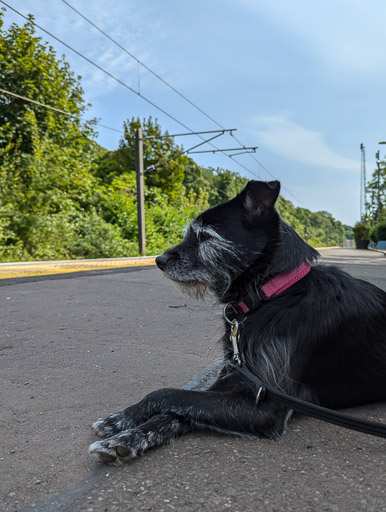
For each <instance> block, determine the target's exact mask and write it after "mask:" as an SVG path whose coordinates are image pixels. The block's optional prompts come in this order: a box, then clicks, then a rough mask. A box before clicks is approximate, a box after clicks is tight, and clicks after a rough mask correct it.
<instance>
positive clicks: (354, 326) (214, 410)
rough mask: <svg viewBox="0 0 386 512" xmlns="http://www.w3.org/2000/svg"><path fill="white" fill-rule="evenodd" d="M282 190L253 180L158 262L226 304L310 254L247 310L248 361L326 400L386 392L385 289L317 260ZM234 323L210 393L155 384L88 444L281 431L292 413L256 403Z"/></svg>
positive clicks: (373, 397) (276, 380)
mask: <svg viewBox="0 0 386 512" xmlns="http://www.w3.org/2000/svg"><path fill="white" fill-rule="evenodd" d="M279 190H280V185H279V183H278V182H269V183H265V182H256V181H251V182H249V183H248V185H247V186H246V188H245V189H244V190H243V191H242V192H241V193H240V194H239V195H238V196H237V197H235V198H234V199H232V200H231V201H228V202H226V203H224V204H220V205H217V206H215V207H213V208H210V209H209V210H207V211H205V212H204V213H202V214H201V215H199V217H197V219H196V220H195V221H193V222H192V223H191V225H190V226H189V228H188V230H187V232H186V236H185V238H184V240H183V241H182V242H181V243H180V244H178V245H177V246H175V247H172V248H171V249H168V250H167V251H166V252H165V253H164V254H163V255H161V256H159V257H158V258H157V265H158V266H159V268H160V269H161V270H162V271H163V272H164V274H165V275H166V276H168V277H169V278H170V279H171V280H173V281H174V282H175V283H177V285H179V286H180V287H181V288H182V289H183V291H185V292H187V293H188V294H190V295H193V296H196V297H200V296H202V295H203V294H204V293H206V292H212V293H214V295H215V296H216V297H217V300H218V301H219V302H220V303H223V304H226V303H228V302H238V301H240V300H242V299H243V297H245V296H247V295H251V294H252V295H253V293H256V291H257V290H258V288H259V287H260V286H261V285H263V284H264V283H265V282H266V281H267V280H269V279H270V278H272V277H273V276H275V275H277V274H280V273H285V272H288V271H290V270H293V269H294V268H296V267H298V266H299V265H300V264H301V263H302V262H303V261H308V262H309V263H311V264H312V268H311V271H310V273H309V274H308V275H307V276H306V277H304V278H303V279H302V280H301V281H299V282H297V283H296V284H295V285H293V286H292V287H291V288H289V289H287V290H286V291H285V292H283V293H282V294H280V295H278V296H276V297H273V298H271V299H270V300H268V301H267V302H265V303H264V304H262V305H261V306H260V307H259V308H258V309H256V310H254V311H252V312H251V313H249V314H248V315H247V316H246V317H245V319H244V321H243V329H242V336H241V340H240V352H241V355H242V358H243V360H244V361H245V363H246V364H247V366H248V367H249V368H250V370H251V371H253V372H254V373H255V374H256V375H258V376H259V377H260V378H261V379H262V380H263V381H264V382H266V383H267V384H270V385H272V386H275V387H277V388H279V389H281V390H284V391H285V392H286V393H288V394H290V395H293V396H296V397H299V398H302V399H304V400H308V401H311V402H314V403H317V404H320V405H323V406H326V407H330V408H340V407H348V406H353V405H357V404H364V403H369V402H374V401H381V400H385V398H386V293H385V292H383V291H382V290H380V289H379V288H377V287H375V286H373V285H371V284H369V283H367V282H364V281H361V280H358V279H355V278H353V277H351V276H350V275H349V274H347V273H345V272H343V271H341V270H339V269H337V268H335V267H332V266H328V265H322V264H318V263H316V260H317V258H318V256H319V255H318V253H317V251H315V250H314V249H313V248H312V247H310V246H309V245H307V244H306V243H305V242H304V241H303V240H302V239H301V238H300V237H299V236H298V235H297V234H296V233H295V231H294V230H293V229H292V228H290V227H289V226H287V225H286V224H285V223H284V222H283V221H281V220H280V218H279V215H278V213H277V211H276V210H275V208H274V204H275V201H276V199H277V197H278V194H279ZM224 325H225V331H224V336H223V338H222V342H223V346H224V368H223V370H222V372H221V374H220V377H219V378H218V380H217V381H216V383H215V384H214V385H213V386H212V387H211V388H210V390H208V391H203V392H198V391H187V390H180V389H161V390H159V391H155V392H153V393H150V394H149V395H147V396H146V397H145V398H144V399H143V400H142V401H141V402H139V403H138V404H136V405H133V406H131V407H129V408H127V409H125V410H123V411H121V412H119V413H116V414H113V415H110V416H107V417H106V418H102V419H100V420H98V421H97V422H95V423H94V430H95V432H96V433H97V434H98V435H100V436H107V437H108V439H106V440H104V441H98V442H96V443H93V444H92V445H91V446H90V452H92V453H97V454H98V455H99V456H100V457H101V458H102V459H103V460H106V461H109V462H110V461H113V460H124V459H125V458H127V457H129V456H136V455H138V454H140V453H142V452H144V451H145V450H147V449H149V448H151V447H154V446H160V445H162V444H165V443H166V442H168V441H169V440H170V439H171V438H174V437H176V436H179V435H182V434H185V433H187V432H192V431H198V430H216V431H220V432H224V433H228V434H235V435H244V436H264V437H268V438H271V439H279V438H280V437H281V436H282V435H283V433H284V431H285V428H286V423H287V420H288V418H289V417H290V415H291V411H289V410H288V409H287V408H286V407H284V406H282V405H278V404H277V403H275V402H271V401H269V400H264V401H263V402H262V403H261V404H259V405H258V406H256V405H255V397H254V396H253V395H252V393H251V392H250V390H249V389H248V388H247V387H245V385H244V384H242V383H241V382H240V381H239V380H238V378H237V376H236V375H235V374H234V368H233V363H232V362H231V355H232V353H231V345H230V342H229V326H228V325H227V324H226V323H225V322H224Z"/></svg>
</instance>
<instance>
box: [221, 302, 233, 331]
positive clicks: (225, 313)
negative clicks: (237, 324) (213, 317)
mask: <svg viewBox="0 0 386 512" xmlns="http://www.w3.org/2000/svg"><path fill="white" fill-rule="evenodd" d="M228 306H230V302H228V304H225V306H224V313H223V314H224V320H225V321H226V322H227V323H228V324H229V325H233V322H232V320H229V318H228V317H227V308H228Z"/></svg>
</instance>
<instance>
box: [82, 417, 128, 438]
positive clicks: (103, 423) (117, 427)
mask: <svg viewBox="0 0 386 512" xmlns="http://www.w3.org/2000/svg"><path fill="white" fill-rule="evenodd" d="M133 427H135V425H134V422H133V421H132V420H131V419H130V418H128V417H127V416H126V415H125V412H124V411H120V412H116V413H114V414H110V415H109V416H106V417H105V418H99V420H97V421H95V422H94V423H93V425H92V428H93V430H94V432H95V434H96V435H98V436H100V437H110V436H113V435H115V434H118V433H119V432H122V431H123V430H128V429H129V428H133Z"/></svg>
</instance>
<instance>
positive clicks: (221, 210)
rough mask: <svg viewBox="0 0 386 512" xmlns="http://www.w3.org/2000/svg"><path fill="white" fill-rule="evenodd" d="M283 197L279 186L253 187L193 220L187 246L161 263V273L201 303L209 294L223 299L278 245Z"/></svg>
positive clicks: (182, 245)
mask: <svg viewBox="0 0 386 512" xmlns="http://www.w3.org/2000/svg"><path fill="white" fill-rule="evenodd" d="M279 192H280V183H279V182H278V181H271V182H263V181H250V182H249V183H248V184H247V186H246V187H245V188H244V190H242V191H241V192H240V194H238V195H237V196H236V197H235V198H234V199H231V200H230V201H227V202H226V203H222V204H219V205H217V206H214V207H213V208H209V209H208V210H206V211H205V212H203V213H201V214H200V215H199V216H198V217H197V218H196V219H195V220H193V221H192V222H191V224H190V225H189V226H188V228H187V230H186V234H185V237H184V239H183V241H182V242H181V243H179V244H178V245H176V246H174V247H171V248H170V249H167V250H166V251H165V252H164V253H163V254H162V255H161V256H158V257H157V259H156V263H157V265H158V267H159V268H160V269H161V270H162V271H163V272H164V273H165V275H166V276H167V277H168V278H170V279H171V280H172V281H174V282H175V283H176V284H177V285H178V286H179V288H181V289H182V290H183V291H184V292H185V293H187V294H189V295H191V296H194V297H202V296H203V295H204V293H205V292H206V291H207V290H209V291H213V292H215V293H216V295H217V296H218V297H219V298H221V297H223V296H224V294H225V293H226V291H227V290H228V289H229V288H230V286H231V285H232V283H233V282H234V281H235V280H236V279H237V278H238V277H239V276H240V275H242V274H243V273H244V272H245V270H246V269H248V268H249V267H250V266H251V264H252V263H254V262H256V261H258V260H261V259H262V258H263V256H264V255H265V253H266V251H267V247H268V246H269V244H270V243H272V241H273V240H277V239H278V232H279V229H280V228H279V226H280V219H279V215H278V213H277V212H276V210H275V207H274V205H275V202H276V199H277V197H278V195H279Z"/></svg>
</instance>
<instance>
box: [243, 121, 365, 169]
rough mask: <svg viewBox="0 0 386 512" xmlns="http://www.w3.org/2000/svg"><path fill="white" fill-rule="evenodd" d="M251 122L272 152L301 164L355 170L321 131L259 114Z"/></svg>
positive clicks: (352, 161) (350, 161) (260, 139)
mask: <svg viewBox="0 0 386 512" xmlns="http://www.w3.org/2000/svg"><path fill="white" fill-rule="evenodd" d="M252 124H253V127H254V132H255V134H256V135H257V137H258V140H259V143H260V145H261V146H262V147H265V148H267V149H268V150H269V151H271V152H272V153H275V154H279V155H282V156H284V157H286V158H288V159H289V160H292V161H294V162H298V163H302V164H307V165H315V166H319V167H328V168H332V169H342V170H353V171H355V172H356V171H357V168H358V162H357V161H356V160H352V159H350V158H345V157H342V156H340V155H338V154H336V153H335V152H334V151H333V150H332V149H331V148H329V146H328V144H327V142H326V140H325V137H324V135H323V133H321V132H318V131H314V130H309V129H307V128H304V127H303V126H300V125H298V124H295V123H293V122H291V121H289V120H288V119H286V118H285V117H281V116H267V117H261V116H258V117H255V118H253V120H252Z"/></svg>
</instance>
